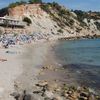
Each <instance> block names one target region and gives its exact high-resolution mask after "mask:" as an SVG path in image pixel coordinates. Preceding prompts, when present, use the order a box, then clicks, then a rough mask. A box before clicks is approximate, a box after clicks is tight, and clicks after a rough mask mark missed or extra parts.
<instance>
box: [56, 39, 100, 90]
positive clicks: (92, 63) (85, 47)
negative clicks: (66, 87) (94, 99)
mask: <svg viewBox="0 0 100 100" xmlns="http://www.w3.org/2000/svg"><path fill="white" fill-rule="evenodd" d="M55 52H56V56H57V58H59V63H61V64H62V65H63V67H64V68H66V69H67V70H69V71H70V73H74V74H73V78H76V80H77V82H78V83H80V84H86V85H88V86H91V87H93V88H96V89H98V90H100V39H89V40H88V39H87V40H70V41H59V43H58V44H57V45H56V46H55Z"/></svg>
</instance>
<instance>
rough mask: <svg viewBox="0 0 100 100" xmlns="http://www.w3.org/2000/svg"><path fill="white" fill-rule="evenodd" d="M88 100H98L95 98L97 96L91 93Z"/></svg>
mask: <svg viewBox="0 0 100 100" xmlns="http://www.w3.org/2000/svg"><path fill="white" fill-rule="evenodd" d="M88 100H96V98H95V96H94V95H93V94H90V95H89V99H88Z"/></svg>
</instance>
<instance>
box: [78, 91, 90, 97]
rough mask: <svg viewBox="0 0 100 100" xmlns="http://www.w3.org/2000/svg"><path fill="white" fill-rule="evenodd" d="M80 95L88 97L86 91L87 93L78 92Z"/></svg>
mask: <svg viewBox="0 0 100 100" xmlns="http://www.w3.org/2000/svg"><path fill="white" fill-rule="evenodd" d="M80 96H82V97H88V93H87V92H82V93H81V94H80Z"/></svg>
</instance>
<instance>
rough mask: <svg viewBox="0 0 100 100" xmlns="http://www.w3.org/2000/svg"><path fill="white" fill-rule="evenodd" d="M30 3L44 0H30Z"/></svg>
mask: <svg viewBox="0 0 100 100" xmlns="http://www.w3.org/2000/svg"><path fill="white" fill-rule="evenodd" d="M29 3H30V4H32V3H42V0H29Z"/></svg>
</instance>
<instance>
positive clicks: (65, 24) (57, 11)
mask: <svg viewBox="0 0 100 100" xmlns="http://www.w3.org/2000/svg"><path fill="white" fill-rule="evenodd" d="M43 7H44V8H43ZM45 8H46V9H45ZM8 16H10V17H12V18H16V19H20V20H23V19H24V18H25V17H27V18H29V19H30V20H31V22H32V24H31V25H30V26H26V27H25V29H28V32H29V33H34V35H35V36H40V37H53V36H84V35H94V34H100V30H99V25H100V21H99V20H98V21H97V20H94V19H90V21H88V18H84V19H83V22H84V23H85V24H86V25H85V26H82V25H81V22H80V21H79V20H78V15H77V14H76V13H74V12H71V11H70V10H68V9H67V8H65V7H62V6H60V5H53V4H44V5H41V4H25V5H19V6H16V7H13V8H9V9H8ZM97 25H98V26H97Z"/></svg>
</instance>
